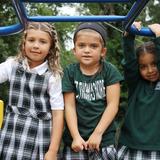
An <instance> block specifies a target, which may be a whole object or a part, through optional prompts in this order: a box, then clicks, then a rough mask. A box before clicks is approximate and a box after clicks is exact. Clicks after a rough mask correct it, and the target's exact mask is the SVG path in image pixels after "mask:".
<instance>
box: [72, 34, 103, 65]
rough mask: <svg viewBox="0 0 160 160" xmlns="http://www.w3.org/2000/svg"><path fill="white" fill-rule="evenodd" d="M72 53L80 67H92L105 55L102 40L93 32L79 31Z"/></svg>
mask: <svg viewBox="0 0 160 160" xmlns="http://www.w3.org/2000/svg"><path fill="white" fill-rule="evenodd" d="M73 52H74V54H75V56H76V58H77V60H78V61H79V62H80V64H81V65H85V66H94V65H96V64H98V63H99V61H100V58H101V57H104V56H105V54H106V48H104V47H103V45H102V38H101V36H100V35H99V33H97V32H95V31H91V32H88V31H79V32H78V33H77V36H76V41H75V46H74V49H73Z"/></svg>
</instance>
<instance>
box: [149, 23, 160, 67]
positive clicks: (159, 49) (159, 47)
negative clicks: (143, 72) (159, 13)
mask: <svg viewBox="0 0 160 160" xmlns="http://www.w3.org/2000/svg"><path fill="white" fill-rule="evenodd" d="M148 27H149V28H150V29H151V30H152V32H153V33H154V34H155V36H156V38H154V39H153V42H154V44H155V47H156V58H157V63H158V68H159V69H160V24H156V23H155V24H151V25H149V26H148Z"/></svg>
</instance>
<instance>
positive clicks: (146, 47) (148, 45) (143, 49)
mask: <svg viewBox="0 0 160 160" xmlns="http://www.w3.org/2000/svg"><path fill="white" fill-rule="evenodd" d="M146 53H147V54H148V53H149V54H153V55H155V56H156V48H155V44H154V43H153V42H152V41H149V42H145V43H144V44H142V45H140V46H139V47H137V49H136V56H137V58H138V59H139V57H140V56H141V55H142V54H146Z"/></svg>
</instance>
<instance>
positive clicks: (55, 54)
mask: <svg viewBox="0 0 160 160" xmlns="http://www.w3.org/2000/svg"><path fill="white" fill-rule="evenodd" d="M29 29H35V30H41V31H44V32H47V33H48V34H49V35H50V37H51V40H52V42H51V43H52V44H51V48H50V50H49V54H48V56H47V57H46V59H47V60H48V65H49V68H50V70H51V71H52V72H54V73H60V74H61V73H62V69H61V65H60V46H59V41H58V35H57V31H56V29H55V27H54V25H51V24H49V23H47V22H29V23H28V24H27V26H26V29H25V31H24V34H23V36H22V40H21V42H20V46H19V54H18V56H17V58H18V60H19V59H24V58H25V54H24V44H25V39H26V36H27V30H29Z"/></svg>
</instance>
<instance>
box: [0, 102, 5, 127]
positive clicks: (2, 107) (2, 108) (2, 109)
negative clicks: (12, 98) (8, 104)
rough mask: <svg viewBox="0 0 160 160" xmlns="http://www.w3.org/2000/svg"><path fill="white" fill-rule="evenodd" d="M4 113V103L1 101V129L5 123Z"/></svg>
mask: <svg viewBox="0 0 160 160" xmlns="http://www.w3.org/2000/svg"><path fill="white" fill-rule="evenodd" d="M3 113H4V103H3V101H2V100H0V128H1V126H2V122H3Z"/></svg>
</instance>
